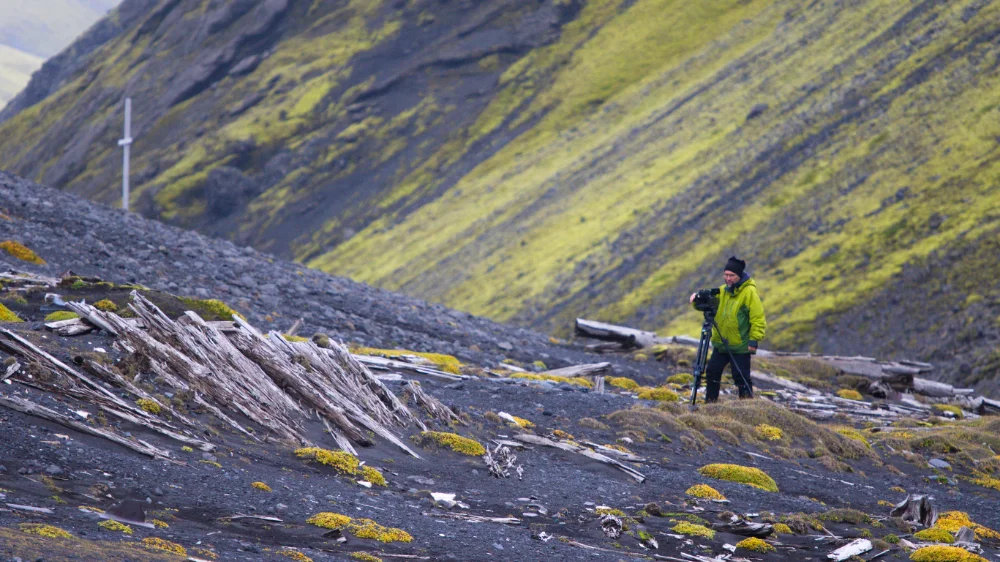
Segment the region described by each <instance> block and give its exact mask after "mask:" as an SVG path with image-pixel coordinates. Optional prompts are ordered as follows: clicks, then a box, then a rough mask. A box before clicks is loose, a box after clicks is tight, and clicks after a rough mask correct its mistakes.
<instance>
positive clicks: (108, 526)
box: [97, 519, 132, 535]
mask: <svg viewBox="0 0 1000 562" xmlns="http://www.w3.org/2000/svg"><path fill="white" fill-rule="evenodd" d="M97 526H98V527H100V528H102V529H104V530H107V531H120V532H122V533H125V534H126V535H131V534H132V527H129V526H128V525H125V524H122V523H119V522H117V521H112V520H111V519H108V520H106V521H101V522H100V523H98V524H97Z"/></svg>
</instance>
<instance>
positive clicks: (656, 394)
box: [638, 386, 680, 402]
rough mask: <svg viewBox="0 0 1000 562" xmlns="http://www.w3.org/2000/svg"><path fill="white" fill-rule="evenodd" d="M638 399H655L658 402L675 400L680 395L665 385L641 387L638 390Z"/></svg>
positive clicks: (678, 398) (677, 399)
mask: <svg viewBox="0 0 1000 562" xmlns="http://www.w3.org/2000/svg"><path fill="white" fill-rule="evenodd" d="M638 398H639V399H640V400H656V401H658V402H677V401H679V400H680V397H679V396H677V393H676V392H674V391H673V390H671V389H669V388H666V387H663V386H661V387H659V388H642V389H640V390H639V395H638Z"/></svg>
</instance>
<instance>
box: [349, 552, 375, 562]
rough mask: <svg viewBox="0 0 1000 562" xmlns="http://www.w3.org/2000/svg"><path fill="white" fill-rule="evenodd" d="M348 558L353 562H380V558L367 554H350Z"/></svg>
mask: <svg viewBox="0 0 1000 562" xmlns="http://www.w3.org/2000/svg"><path fill="white" fill-rule="evenodd" d="M350 557H351V558H353V559H355V560H362V561H363V562H382V559H381V558H379V557H378V556H373V555H371V554H368V553H367V552H352V553H351V554H350Z"/></svg>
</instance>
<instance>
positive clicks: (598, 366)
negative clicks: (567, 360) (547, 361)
mask: <svg viewBox="0 0 1000 562" xmlns="http://www.w3.org/2000/svg"><path fill="white" fill-rule="evenodd" d="M610 370H611V363H607V362H604V363H587V364H585V365H570V366H569V367H562V368H561V369H552V370H549V371H543V372H541V373H539V374H541V375H554V376H557V377H568V378H573V377H593V376H597V375H600V374H603V373H607V372H608V371H610Z"/></svg>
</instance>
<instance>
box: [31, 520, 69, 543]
mask: <svg viewBox="0 0 1000 562" xmlns="http://www.w3.org/2000/svg"><path fill="white" fill-rule="evenodd" d="M19 527H20V529H21V532H23V533H27V534H29V535H39V536H42V537H48V538H56V539H69V538H72V537H73V535H71V534H69V532H68V531H64V530H63V529H60V528H59V527H55V526H53V525H44V524H41V523H21V524H20V525H19Z"/></svg>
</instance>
